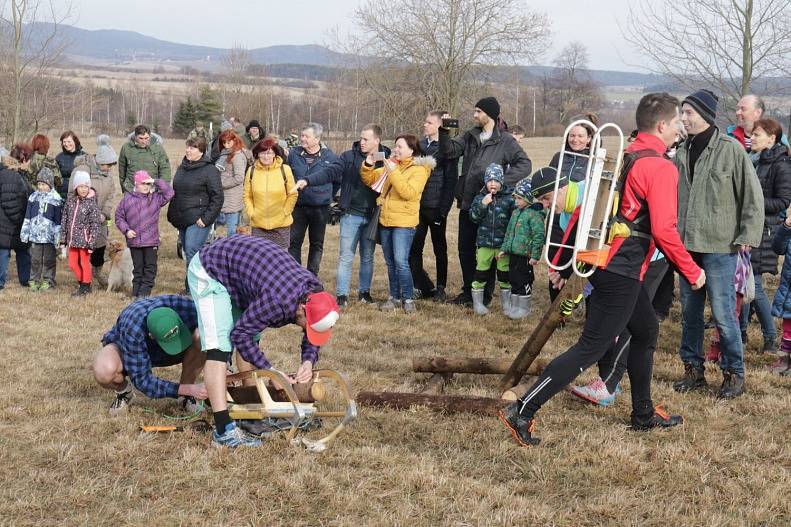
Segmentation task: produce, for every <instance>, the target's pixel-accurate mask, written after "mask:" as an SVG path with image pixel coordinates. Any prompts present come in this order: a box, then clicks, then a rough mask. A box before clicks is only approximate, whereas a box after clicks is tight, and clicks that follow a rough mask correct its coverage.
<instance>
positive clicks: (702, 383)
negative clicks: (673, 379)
mask: <svg viewBox="0 0 791 527" xmlns="http://www.w3.org/2000/svg"><path fill="white" fill-rule="evenodd" d="M704 371H705V370H704V369H703V366H701V367H700V368H698V367H697V366H695V365H694V364H691V363H686V364H684V377H683V378H682V379H681V380H680V381H678V382H677V383H675V384H674V385H673V389H674V390H676V391H677V392H681V393H684V392H689V391H692V390H700V389H701V388H705V387H706V376H705V375H704Z"/></svg>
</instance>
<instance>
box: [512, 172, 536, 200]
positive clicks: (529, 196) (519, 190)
mask: <svg viewBox="0 0 791 527" xmlns="http://www.w3.org/2000/svg"><path fill="white" fill-rule="evenodd" d="M531 188H532V185H531V182H530V178H529V177H526V178H524V179H523V180H521V181H519V183H517V184H516V188H515V189H514V196H516V197H517V198H522V199H523V200H525V201H527V202H528V203H532V202H533V193H532V192H530V189H531Z"/></svg>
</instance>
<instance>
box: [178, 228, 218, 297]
mask: <svg viewBox="0 0 791 527" xmlns="http://www.w3.org/2000/svg"><path fill="white" fill-rule="evenodd" d="M209 232H211V225H207V226H206V227H198V226H197V225H194V224H193V225H190V226H189V227H187V228H186V229H179V240H181V247H182V249H183V250H184V266H185V267H189V265H190V260H192V257H193V256H195V253H197V252H198V251H200V248H201V247H203V244H204V243H206V240H207V239H208V238H209ZM184 283H185V284H186V283H187V278H186V277H185V278H184ZM186 289H187V290H189V286H186Z"/></svg>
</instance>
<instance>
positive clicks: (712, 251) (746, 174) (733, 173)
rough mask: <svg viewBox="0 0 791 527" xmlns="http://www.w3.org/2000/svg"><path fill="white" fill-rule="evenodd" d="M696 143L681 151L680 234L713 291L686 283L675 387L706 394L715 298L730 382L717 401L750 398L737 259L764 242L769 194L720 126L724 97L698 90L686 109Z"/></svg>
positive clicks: (678, 160) (684, 114)
mask: <svg viewBox="0 0 791 527" xmlns="http://www.w3.org/2000/svg"><path fill="white" fill-rule="evenodd" d="M681 111H682V116H681V122H682V123H683V124H684V128H685V129H686V131H687V133H688V134H689V137H688V138H687V140H686V141H685V142H684V143H683V144H682V145H681V147H680V148H679V149H678V153H677V154H676V157H675V163H676V166H677V167H678V171H679V178H678V230H679V232H680V233H681V239H682V241H683V242H684V246H685V247H686V248H687V250H688V251H689V252H690V253H691V254H692V257H693V259H694V260H695V262H696V263H697V264H698V265H699V266H700V267H702V268H703V269H704V271H705V272H706V287H705V288H703V289H700V290H698V291H693V290H692V288H691V287H690V286H689V284H688V283H685V281H684V280H681V281H680V290H681V304H682V309H683V313H684V323H683V329H682V333H681V347H680V351H679V353H680V355H681V360H682V361H683V362H684V377H683V378H682V379H681V380H680V381H679V382H677V383H676V384H675V385H674V388H675V390H676V391H679V392H686V391H690V390H696V389H701V388H705V387H706V378H705V377H704V374H703V372H704V368H703V363H704V356H703V334H704V321H703V309H704V307H705V303H706V295H707V294H708V297H709V302H710V303H711V311H712V314H713V317H714V322H715V324H716V327H717V329H718V330H719V333H720V349H721V353H722V355H721V358H720V367H721V368H722V371H723V381H722V386H721V387H720V390H719V393H718V396H719V397H722V398H727V399H730V398H733V397H738V396H740V395H741V394H743V393H744V352H743V348H742V341H741V335H740V331H739V322H738V320H737V315H736V290H735V288H734V276H735V273H736V259H737V252H738V251H745V250H748V248H749V247H755V246H757V245H758V244H760V242H761V230H762V228H763V222H764V203H763V192H762V191H761V185H760V183H759V181H758V177H757V176H756V175H755V170H754V169H753V165H752V162H750V158H749V157H748V155H747V153H746V152H745V151H744V148H743V147H742V146H741V145H740V144H739V142H738V141H736V140H735V139H733V138H731V137H728V136H727V135H725V134H723V133H720V131H719V130H718V129H717V127H716V126H714V119H715V116H716V113H717V96H716V95H714V94H713V93H712V92H710V91H708V90H699V91H697V92H695V93H693V94H692V95H690V96H689V97H687V98H686V99H684V102H683V103H682V106H681Z"/></svg>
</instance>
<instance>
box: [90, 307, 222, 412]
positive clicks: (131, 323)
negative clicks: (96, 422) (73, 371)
mask: <svg viewBox="0 0 791 527" xmlns="http://www.w3.org/2000/svg"><path fill="white" fill-rule="evenodd" d="M102 345H103V348H102V349H101V351H100V352H99V353H98V354H97V356H96V360H95V362H94V366H93V372H94V376H95V377H96V381H97V382H98V383H99V384H100V385H101V386H102V387H104V388H107V389H112V390H115V394H116V396H115V400H114V401H113V403H112V405H111V406H110V415H117V414H118V413H120V412H121V411H123V410H125V409H126V408H127V407H128V406H129V403H130V402H131V401H132V398H133V396H134V395H133V392H132V385H134V387H135V388H137V389H138V390H140V391H141V392H143V394H145V395H146V396H147V397H150V398H152V399H160V398H163V397H174V398H175V397H178V398H179V402H180V403H181V405H182V406H183V407H184V408H185V409H187V410H188V411H193V412H194V411H195V410H196V409H198V408H199V407H198V405H197V403H196V401H195V400H196V399H206V397H207V396H208V394H207V392H206V388H205V387H204V385H203V384H195V380H196V379H197V377H198V374H199V373H200V371H201V369H202V368H203V365H204V363H205V361H206V356H205V355H204V354H203V353H201V350H200V342H199V333H198V314H197V312H196V310H195V303H194V302H193V301H192V300H191V299H189V298H185V297H183V296H179V295H162V296H156V297H150V298H144V299H142V300H138V301H136V302H133V303H132V304H130V305H129V306H127V307H126V308H125V309H124V310H123V311H121V314H120V315H119V316H118V320H117V321H116V322H115V325H114V326H113V327H112V329H110V331H108V332H107V333H105V335H104V336H103V337H102ZM174 364H181V365H182V368H181V380H180V382H179V383H175V382H171V381H166V380H164V379H160V378H159V377H157V376H156V375H154V374H153V373H152V371H151V369H152V368H154V367H164V366H172V365H174ZM127 377H129V379H131V381H132V383H131V384H132V385H130V383H129V381H128V380H127Z"/></svg>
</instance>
